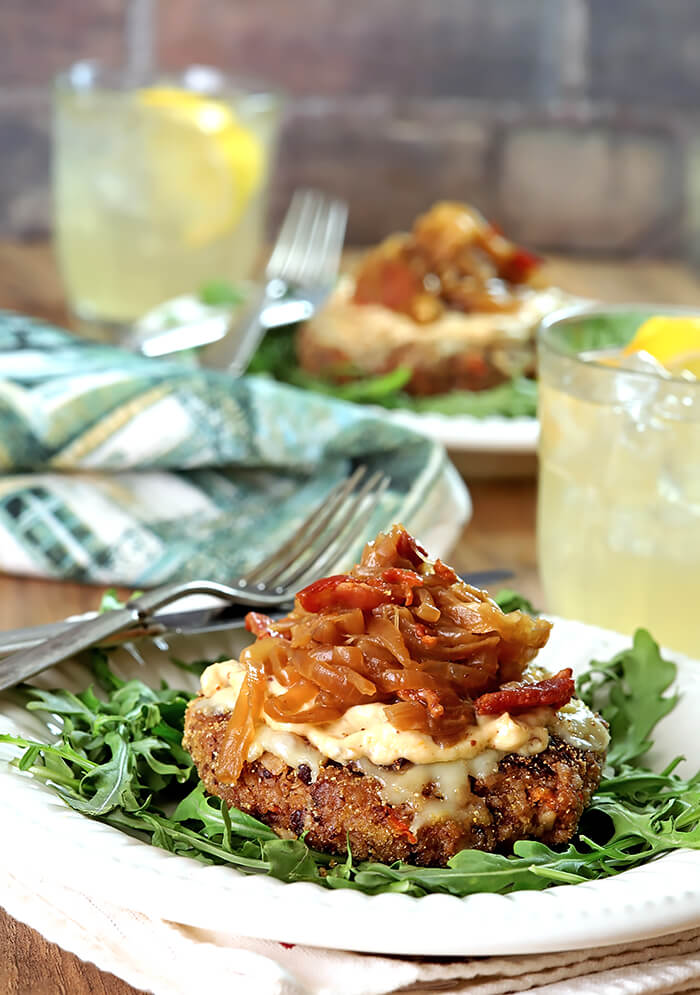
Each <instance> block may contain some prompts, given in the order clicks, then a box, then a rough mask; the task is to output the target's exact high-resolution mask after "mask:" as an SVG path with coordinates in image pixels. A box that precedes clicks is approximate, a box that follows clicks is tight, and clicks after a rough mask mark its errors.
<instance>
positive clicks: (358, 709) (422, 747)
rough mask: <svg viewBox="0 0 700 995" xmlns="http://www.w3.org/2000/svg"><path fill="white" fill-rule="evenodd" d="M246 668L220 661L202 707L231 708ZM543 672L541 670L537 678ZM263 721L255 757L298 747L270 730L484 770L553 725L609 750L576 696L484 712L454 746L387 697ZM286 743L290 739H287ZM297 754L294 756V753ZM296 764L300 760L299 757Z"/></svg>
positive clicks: (321, 744) (373, 756) (530, 749)
mask: <svg viewBox="0 0 700 995" xmlns="http://www.w3.org/2000/svg"><path fill="white" fill-rule="evenodd" d="M244 675H245V668H244V667H243V666H242V665H241V664H240V663H238V661H236V660H228V661H225V662H223V663H215V664H212V665H211V666H210V667H208V668H207V669H206V670H205V671H204V673H203V675H202V681H201V689H202V697H201V698H200V699H199V700H198V703H197V707H198V708H201V709H204V710H206V711H209V712H214V713H221V712H229V711H231V710H232V709H233V707H234V705H235V703H236V700H237V698H238V694H239V691H240V687H241V683H242V681H243V677H244ZM539 677H540V672H536V671H534V670H533V674H532V679H534V680H537V679H539ZM283 690H284V689H283V688H281V687H280V685H278V684H277V683H276V682H275V681H274V680H271V681H270V684H269V692H270V693H271V694H273V695H274V694H280V693H282V691H283ZM262 718H263V721H262V722H261V723H260V725H259V726H258V729H257V730H256V736H255V740H254V741H253V743H252V744H251V747H250V750H249V752H248V757H247V759H248V761H249V762H250V761H253V760H257V759H258V757H260V756H261V755H262V754H263V753H264V752H270V753H274V754H275V755H276V756H280V757H281V758H282V759H284V753H283V752H278V751H284V752H286V753H287V755H290V750H292V749H293V746H292V745H290V744H293V741H292V740H290V739H288V738H282V737H281V736H280V737H279V738H277V737H274V742H273V737H271V736H270V732H274V733H277V734H284V736H285V737H289V736H293V737H294V738H295V739H296V740H300V742H301V743H302V744H303V743H306V744H307V745H310V746H311V747H313V749H314V750H315V751H317V752H318V754H319V755H320V757H321V758H325V759H330V760H334V761H336V762H338V763H349V762H350V761H360V760H367V761H369V762H370V763H371V764H373V765H375V766H377V767H387V766H390V765H391V764H394V763H395V762H396V761H397V760H408V761H409V762H410V763H412V764H443V763H450V762H452V761H459V760H462V761H470V763H469V771H468V772H469V773H471V774H473V775H474V776H484V773H486V772H487V770H488V771H490V770H494V769H495V768H496V766H497V765H498V762H499V760H500V759H501V757H502V756H504V755H505V754H507V753H518V754H520V755H521V756H531V755H533V754H536V753H541V752H542V751H543V750H545V749H546V748H547V744H548V743H549V735H550V732H552V733H554V734H555V735H557V736H559V737H560V738H561V739H563V740H564V741H565V742H567V743H569V744H570V745H572V746H576V747H578V748H579V749H593V750H597V751H602V750H604V749H605V747H606V746H607V741H608V733H607V726H606V724H605V723H604V722H603V720H602V719H601V718H600V717H599V716H597V715H595V714H594V713H593V712H591V711H590V709H588V708H587V707H586V706H585V705H584V704H583V702H581V701H579V700H578V699H574V700H573V701H572V702H570V703H569V705H566V706H564V708H562V709H560V710H559V711H558V712H554V711H553V710H552V709H551V708H539V709H534V710H532V711H531V712H527V713H525V714H523V715H518V716H511V715H509V714H508V713H507V712H506V713H504V714H503V715H497V716H478V717H477V720H476V723H475V724H474V725H472V726H470V727H469V728H468V729H467V731H466V733H465V735H464V736H463V737H462V738H461V739H460V740H458V741H457V742H456V743H453V744H452V745H451V746H440V745H439V744H438V743H436V742H435V740H434V739H432V737H431V736H428V735H427V734H426V733H422V732H416V731H413V730H398V729H395V728H394V726H392V725H391V723H390V722H389V720H388V719H387V717H386V714H385V711H384V705H381V704H378V703H373V704H368V705H355V706H353V707H352V708H349V709H348V710H347V711H346V712H345V714H344V715H342V716H341V717H340V718H339V719H336V720H334V721H333V722H326V723H324V724H323V725H313V724H311V723H304V722H294V723H283V722H276V721H275V720H274V719H271V718H270V717H269V716H268V715H265V714H264V713H263V717H262ZM285 744H286V746H285ZM287 762H289V761H287ZM300 762H302V763H307V764H308V765H309V766H310V767H311V768H312V770H313V769H314V767H317V766H318V762H317V760H316V758H313V757H312V762H309V759H308V758H307V759H306V760H302V761H300ZM290 766H299V764H298V763H296V764H292V763H290Z"/></svg>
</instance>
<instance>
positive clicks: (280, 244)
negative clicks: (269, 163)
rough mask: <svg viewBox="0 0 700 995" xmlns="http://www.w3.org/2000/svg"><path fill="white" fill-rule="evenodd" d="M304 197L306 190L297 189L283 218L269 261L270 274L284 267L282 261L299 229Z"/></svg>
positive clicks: (268, 271)
mask: <svg viewBox="0 0 700 995" xmlns="http://www.w3.org/2000/svg"><path fill="white" fill-rule="evenodd" d="M303 199H304V191H302V190H297V191H296V192H295V193H294V195H293V197H292V199H291V201H290V202H289V207H288V208H287V213H286V214H285V216H284V218H283V220H282V224H281V225H280V230H279V232H278V233H277V238H276V239H275V244H274V246H273V249H272V252H271V254H270V258H269V260H268V263H267V267H266V273H267V274H268V275H269V274H270V273H272V274H273V275H274V274H275V273H277V272H279V271H280V270H281V268H282V263H283V262H284V259H285V258H286V256H287V253H288V252H289V246H290V245H291V244H292V240H293V238H294V232H295V231H296V230H297V225H298V223H299V216H300V214H301V208H302V206H303Z"/></svg>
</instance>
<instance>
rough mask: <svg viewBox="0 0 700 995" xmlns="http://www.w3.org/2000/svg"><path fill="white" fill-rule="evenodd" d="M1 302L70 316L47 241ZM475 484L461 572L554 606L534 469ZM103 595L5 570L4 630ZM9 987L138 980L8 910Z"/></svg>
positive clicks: (661, 285)
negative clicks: (545, 578) (538, 533)
mask: <svg viewBox="0 0 700 995" xmlns="http://www.w3.org/2000/svg"><path fill="white" fill-rule="evenodd" d="M547 271H548V275H549V276H550V278H551V280H552V282H553V283H557V284H559V285H560V286H563V287H565V288H567V289H569V290H571V291H572V292H574V293H577V294H581V295H583V296H592V297H600V298H602V299H605V300H608V301H652V302H658V301H666V302H672V303H678V304H685V305H694V306H698V305H699V304H700V289H699V286H698V282H697V280H696V278H695V277H694V276H693V275H692V274H691V273H690V272H689V271H688V270H687V269H685V268H684V267H681V266H675V265H672V264H668V263H656V262H649V261H639V262H635V263H626V264H623V263H614V264H613V263H608V262H600V261H577V262H572V261H569V260H563V259H557V260H553V261H551V262H550V263H548V265H547ZM0 308H9V309H12V310H17V311H21V312H24V313H26V314H32V315H35V316H38V317H43V318H46V319H48V320H52V321H56V322H58V323H63V324H67V323H68V318H67V314H66V310H65V303H64V298H63V294H62V291H61V287H60V282H59V280H58V277H57V273H56V269H55V266H54V263H53V259H52V256H51V253H50V251H49V249H48V247H47V246H46V245H44V244H32V245H18V244H2V243H0ZM0 374H1V371H0ZM507 469H508V468H507V467H506V470H507ZM469 488H470V492H471V496H472V501H473V504H474V513H473V517H472V519H471V521H470V522H469V524H468V525H467V527H466V528H465V529H464V531H463V533H462V536H461V537H460V540H459V542H458V544H457V547H456V549H455V552H454V554H453V556H452V557H451V560H452V563H453V564H454V566H455V567H456V568H457V569H459V570H461V571H466V570H481V569H486V568H490V567H508V568H510V569H511V570H512V571H513V573H514V576H513V579H512V581H509V585H510V586H513V587H515V588H517V589H518V590H520V591H522V593H523V594H525V595H527V596H528V597H529V598H530V599H531V600H532V601H533V602H534V603H535V604H536V605H538V606H540V607H546V606H544V605H543V599H542V593H541V589H540V586H539V580H538V576H537V568H536V556H535V481H534V477H532V476H529V477H528V476H525V477H513V476H510V477H507V476H506V477H498V478H493V479H484V478H481V479H474V480H470V481H469ZM98 600H99V590H98V589H97V588H94V587H87V586H83V585H78V584H72V583H59V582H55V581H43V580H34V579H26V578H19V577H12V576H2V575H0V629H5V628H15V627H18V626H24V625H33V624H38V623H40V622H48V621H52V620H54V619H58V618H62V617H64V616H65V615H68V614H71V613H73V612H80V611H86V610H89V609H91V608H94V607H95V606H96V604H97V602H98ZM1 900H2V895H1V893H0V902H1ZM0 992H2V993H3V995H53V993H58V992H67V993H69V995H102V993H105V995H127V993H133V992H134V989H133V988H131V987H130V986H129V985H127V984H125V983H124V982H123V981H121V980H120V979H118V978H115V977H113V976H112V975H108V974H104V973H103V972H101V971H98V970H97V969H96V968H95V967H94V966H93V965H91V964H86V963H84V962H82V961H80V960H78V958H76V957H74V956H73V955H72V954H69V953H66V952H65V951H63V950H61V949H60V948H59V947H57V946H56V945H54V944H51V943H47V942H46V940H44V939H43V937H42V936H40V935H39V934H38V933H37V932H35V931H34V930H32V929H29V928H28V927H27V926H24V925H23V924H21V923H18V922H17V921H16V920H14V919H12V918H11V917H10V916H8V915H6V914H5V913H4V912H2V910H0Z"/></svg>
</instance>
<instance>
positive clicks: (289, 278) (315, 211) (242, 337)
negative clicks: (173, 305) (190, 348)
mask: <svg viewBox="0 0 700 995" xmlns="http://www.w3.org/2000/svg"><path fill="white" fill-rule="evenodd" d="M347 216H348V208H347V204H345V203H344V202H343V201H340V200H335V199H333V198H330V197H327V196H326V195H325V194H323V193H320V192H319V191H318V190H297V191H296V193H295V194H294V196H293V197H292V200H291V203H290V205H289V208H288V210H287V214H286V215H285V218H284V221H283V222H282V227H281V228H280V231H279V235H278V236H277V240H276V242H275V245H274V248H273V250H272V254H271V255H270V258H269V260H268V263H267V267H266V268H265V286H264V288H263V290H262V292H261V293H260V295H259V296H258V297H257V299H256V300H255V301H254V303H253V304H252V305H251V306H249V309H248V312H247V314H246V317H245V319H244V320H243V321H242V322H240V323H239V324H238V325H237V327H236V329H234V330H233V331H232V332H231V333H230V334H229V335H227V336H226V338H225V339H223V340H222V341H221V342H220V343H218V344H216V345H212V346H210V347H209V348H207V349H205V350H204V351H203V354H202V362H203V363H204V364H205V365H207V366H218V367H222V366H225V367H226V369H227V370H228V372H229V373H232V374H234V375H235V376H239V375H240V374H242V373H244V372H245V370H246V368H247V366H248V363H249V362H250V359H251V357H252V355H253V353H254V352H255V350H256V348H257V347H258V345H259V344H260V340H261V339H262V337H263V335H264V334H265V331H266V330H267V329H268V328H272V327H278V326H279V325H288V324H293V323H295V322H297V321H306V320H307V319H308V318H310V317H311V316H312V315H313V314H314V312H315V311H317V310H318V308H319V307H320V306H321V304H322V303H323V302H324V300H325V299H326V297H327V296H328V295H329V294H330V292H331V290H332V289H333V284H334V282H335V279H336V276H337V274H338V268H339V266H340V254H341V252H342V249H343V241H344V238H345V225H346V222H347ZM286 298H291V299H286Z"/></svg>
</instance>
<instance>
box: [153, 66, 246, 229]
mask: <svg viewBox="0 0 700 995" xmlns="http://www.w3.org/2000/svg"><path fill="white" fill-rule="evenodd" d="M137 100H138V103H139V105H140V107H141V108H142V110H143V111H144V114H145V116H144V118H143V121H144V134H143V139H144V157H145V163H144V167H145V169H146V171H147V173H148V175H149V178H150V184H151V189H152V200H153V204H154V212H155V214H156V224H158V226H159V228H162V229H163V230H165V231H169V232H171V233H172V235H173V236H174V237H176V238H177V239H178V241H179V242H180V243H182V244H185V245H187V246H190V247H192V248H197V247H200V246H203V245H206V244H207V243H209V242H213V241H215V240H216V239H217V238H219V237H221V236H222V235H225V234H226V233H228V232H230V231H231V229H232V228H234V227H235V225H236V223H237V222H238V220H239V218H240V216H241V214H242V213H243V211H244V209H245V207H246V205H247V204H248V202H249V200H250V198H251V197H252V196H253V195H254V194H255V193H256V192H257V190H258V189H259V187H260V185H261V183H262V181H263V178H264V174H265V168H266V164H265V153H264V150H263V147H262V143H261V142H260V140H259V138H258V137H257V136H256V135H254V134H253V133H252V132H251V131H250V130H249V129H248V128H245V127H244V126H243V125H242V124H240V123H239V122H238V120H237V119H236V115H235V112H234V110H233V108H232V107H230V105H229V104H227V103H225V102H224V101H222V100H217V99H215V98H212V97H205V96H202V95H201V94H198V93H193V92H191V91H188V90H182V89H178V88H176V87H165V86H162V87H150V88H148V89H144V90H140V91H139V92H138V95H137Z"/></svg>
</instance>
